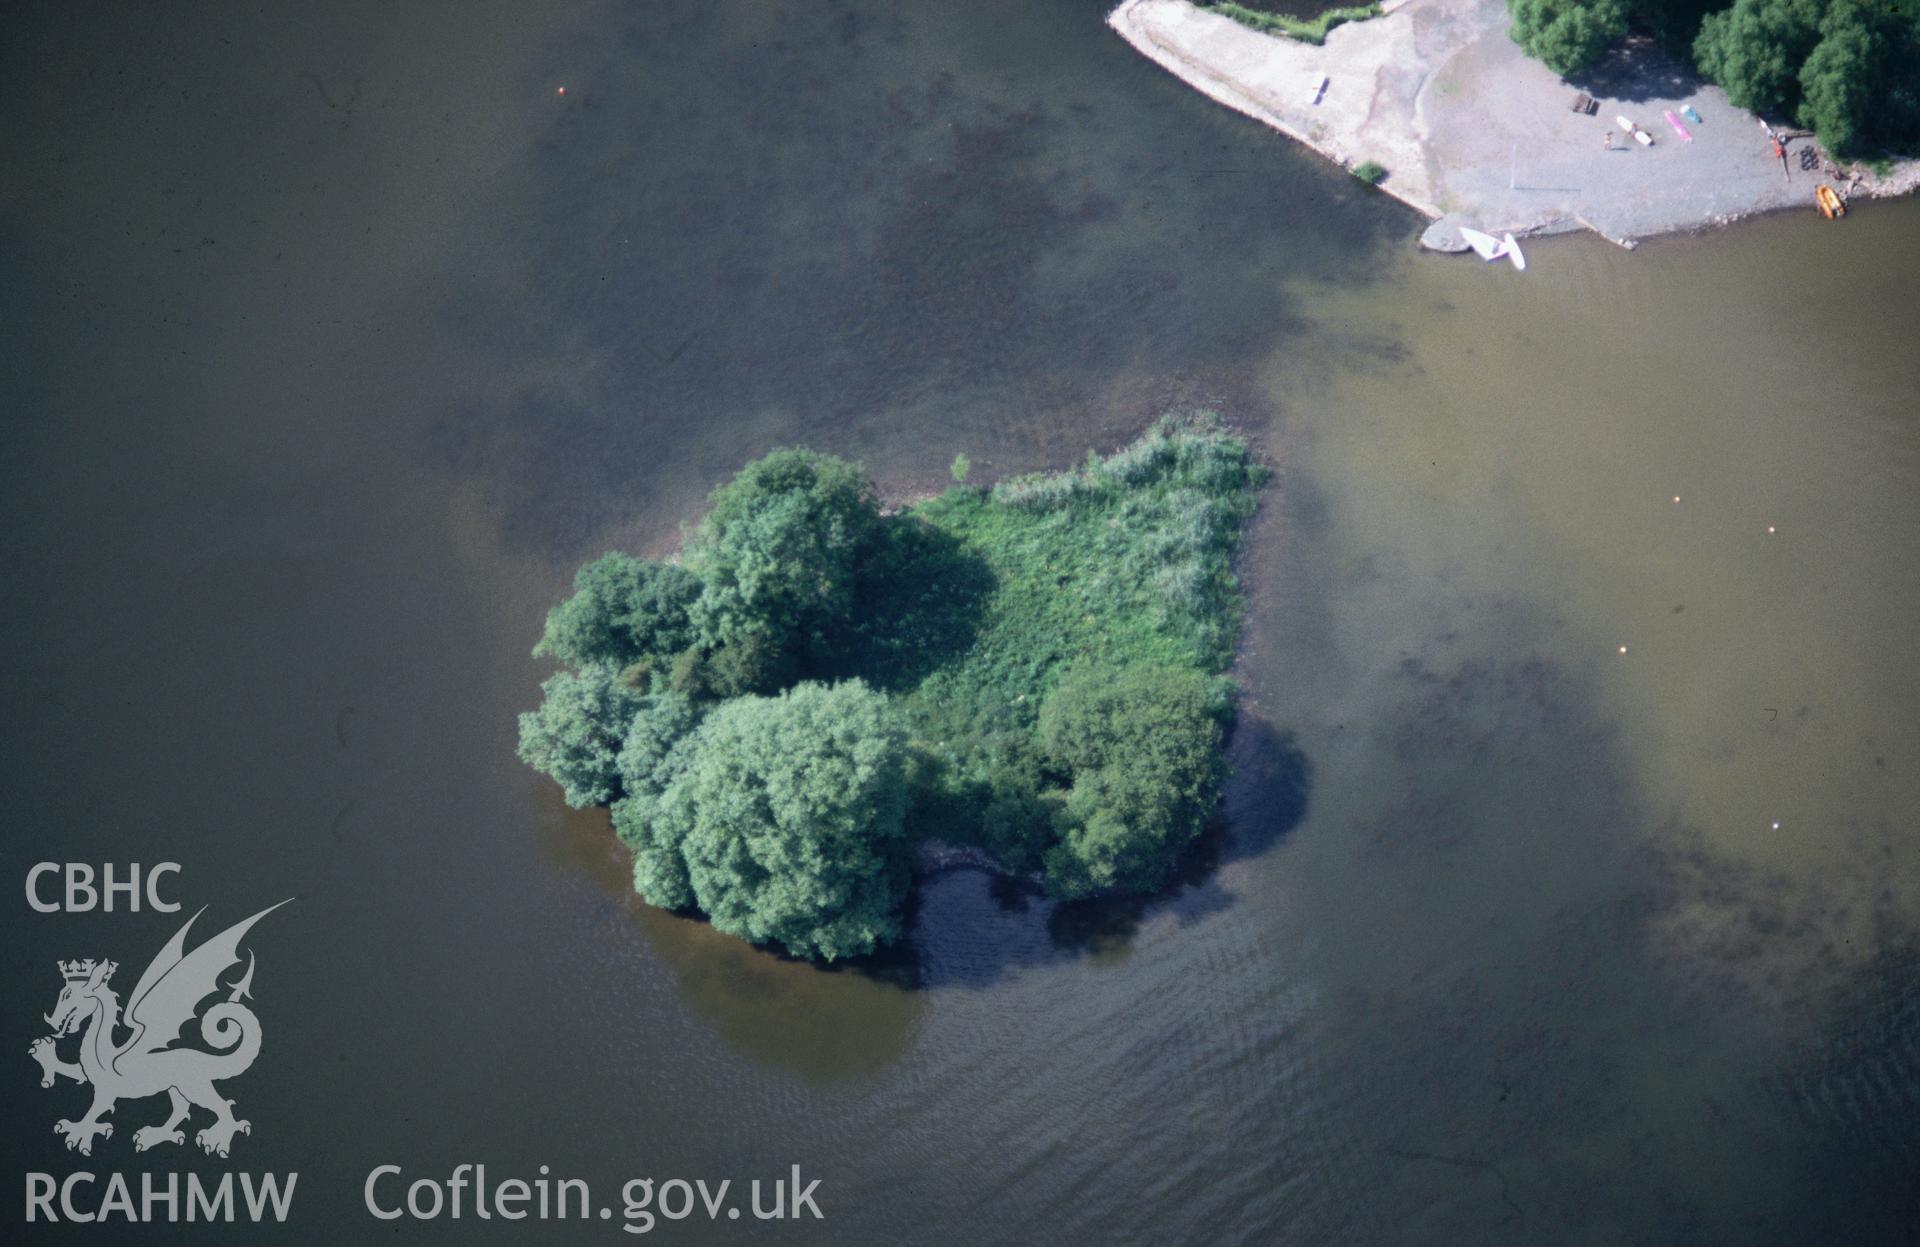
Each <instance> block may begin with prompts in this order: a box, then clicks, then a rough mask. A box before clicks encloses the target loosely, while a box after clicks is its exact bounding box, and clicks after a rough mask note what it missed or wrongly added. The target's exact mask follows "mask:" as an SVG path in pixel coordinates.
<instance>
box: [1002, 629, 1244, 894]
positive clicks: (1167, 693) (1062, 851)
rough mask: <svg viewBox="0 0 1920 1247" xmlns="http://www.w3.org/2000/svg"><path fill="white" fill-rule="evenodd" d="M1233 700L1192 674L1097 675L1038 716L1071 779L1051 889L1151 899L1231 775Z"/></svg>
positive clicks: (1049, 865) (1066, 688)
mask: <svg viewBox="0 0 1920 1247" xmlns="http://www.w3.org/2000/svg"><path fill="white" fill-rule="evenodd" d="M1226 705H1227V702H1226V698H1225V696H1224V695H1223V693H1222V691H1221V689H1220V687H1219V685H1218V684H1217V682H1216V681H1214V680H1211V679H1209V678H1208V677H1206V676H1204V675H1202V674H1200V673H1199V672H1197V671H1193V670H1191V669H1184V668H1177V667H1152V666H1138V667H1130V668H1127V669H1125V670H1123V671H1117V672H1116V671H1105V670H1100V669H1098V668H1093V669H1088V670H1085V671H1083V672H1081V673H1079V674H1077V675H1076V676H1075V677H1074V678H1072V679H1070V680H1069V681H1067V682H1066V683H1063V684H1062V685H1061V686H1060V687H1059V688H1058V689H1056V690H1055V691H1054V693H1053V695H1052V696H1051V697H1049V698H1047V701H1046V704H1045V706H1043V707H1042V708H1041V711H1040V741H1041V747H1042V748H1043V749H1044V751H1045V753H1046V755H1047V757H1048V759H1049V760H1050V761H1051V762H1053V763H1054V764H1055V765H1057V766H1059V767H1061V768H1062V769H1064V770H1066V771H1067V772H1068V773H1069V774H1070V775H1071V777H1072V788H1071V790H1070V791H1069V793H1068V796H1067V801H1066V808H1065V811H1064V814H1063V820H1064V823H1065V834H1064V835H1063V836H1062V837H1061V841H1060V843H1059V845H1058V846H1056V847H1055V848H1054V849H1053V850H1052V851H1051V852H1050V853H1048V854H1047V858H1046V870H1047V880H1048V884H1049V888H1050V890H1052V891H1054V892H1056V893H1058V894H1060V895H1065V896H1076V895H1085V894H1087V893H1090V892H1094V891H1098V890H1101V889H1107V888H1117V889H1120V890H1123V891H1128V892H1151V891H1153V890H1154V889H1156V888H1158V887H1160V886H1161V884H1163V883H1164V882H1165V881H1166V877H1167V874H1168V872H1169V871H1170V870H1171V869H1172V868H1173V864H1174V861H1175V859H1176V858H1177V857H1178V856H1179V853H1180V851H1181V850H1182V849H1184V848H1185V847H1186V846H1187V844H1188V843H1190V842H1191V841H1192V840H1193V838H1194V837H1195V836H1196V835H1198V834H1199V832H1200V829H1201V828H1202V827H1203V826H1204V825H1205V824H1206V820H1207V814H1208V812H1209V811H1210V810H1211V809H1212V808H1213V802H1214V798H1215V796H1216V795H1217V794H1218V792H1219V787H1220V779H1221V776H1222V774H1223V762H1222V759H1221V756H1220V723H1221V720H1222V718H1223V717H1224V715H1225V714H1226Z"/></svg>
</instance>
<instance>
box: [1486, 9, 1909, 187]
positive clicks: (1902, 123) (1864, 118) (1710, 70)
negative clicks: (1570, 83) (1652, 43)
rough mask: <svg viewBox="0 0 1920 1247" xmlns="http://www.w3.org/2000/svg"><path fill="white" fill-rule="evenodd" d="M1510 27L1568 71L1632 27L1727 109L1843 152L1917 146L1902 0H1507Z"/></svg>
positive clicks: (1530, 49)
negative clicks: (1695, 75)
mask: <svg viewBox="0 0 1920 1247" xmlns="http://www.w3.org/2000/svg"><path fill="white" fill-rule="evenodd" d="M1507 8H1508V11H1509V12H1510V13H1511V14H1512V17H1513V25H1512V27H1511V34H1512V36H1513V39H1514V41H1515V42H1516V43H1518V44H1520V46H1521V47H1522V48H1524V49H1525V50H1526V52H1527V54H1528V55H1529V56H1532V57H1535V58H1537V59H1538V60H1540V61H1542V62H1543V63H1544V64H1546V66H1547V67H1548V68H1550V69H1552V70H1553V71H1554V72H1555V73H1558V74H1562V75H1577V74H1579V73H1581V72H1582V71H1584V70H1587V69H1590V68H1592V67H1593V66H1594V65H1595V64H1596V63H1598V61H1599V59H1600V58H1601V57H1602V56H1603V55H1604V54H1605V53H1606V51H1607V49H1608V48H1610V47H1612V46H1613V45H1614V44H1615V43H1617V42H1618V41H1619V40H1620V39H1621V37H1622V36H1624V35H1625V34H1627V32H1628V29H1629V27H1630V26H1631V27H1636V28H1639V29H1640V30H1643V31H1645V32H1647V33H1650V34H1653V35H1655V36H1657V37H1658V38H1659V39H1660V40H1661V42H1662V43H1664V44H1665V45H1666V46H1667V48H1668V49H1669V50H1670V51H1673V52H1675V53H1677V54H1679V55H1681V56H1684V57H1690V58H1691V59H1692V61H1693V62H1694V64H1695V65H1696V66H1697V67H1698V68H1699V70H1700V72H1701V73H1702V74H1704V75H1705V76H1706V77H1708V78H1709V79H1711V80H1712V81H1714V82H1715V83H1717V84H1719V86H1720V87H1721V88H1722V89H1724V90H1725V91H1726V93H1727V98H1728V99H1729V100H1731V101H1732V102H1733V103H1734V104H1735V105H1736V106H1738V107H1740V108H1745V109H1748V110H1750V111H1752V112H1756V113H1759V114H1761V115H1762V116H1765V117H1771V118H1774V119H1776V120H1791V121H1796V122H1798V123H1799V124H1801V125H1804V126H1807V127H1809V128H1810V129H1812V130H1813V131H1814V132H1815V133H1816V134H1817V135H1818V137H1819V140H1820V142H1821V144H1822V146H1824V147H1825V148H1826V149H1827V150H1828V151H1830V152H1832V153H1833V154H1835V155H1837V156H1841V157H1847V158H1851V157H1858V156H1875V155H1879V154H1882V153H1886V152H1894V151H1911V150H1913V148H1914V147H1915V145H1916V144H1920V4H1915V3H1913V2H1912V0H1507Z"/></svg>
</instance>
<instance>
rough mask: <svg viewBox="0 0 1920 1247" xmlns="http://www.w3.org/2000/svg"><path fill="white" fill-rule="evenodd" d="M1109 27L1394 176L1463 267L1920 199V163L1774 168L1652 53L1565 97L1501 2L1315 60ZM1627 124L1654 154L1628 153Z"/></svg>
mask: <svg viewBox="0 0 1920 1247" xmlns="http://www.w3.org/2000/svg"><path fill="white" fill-rule="evenodd" d="M1107 25H1108V26H1109V27H1111V28H1112V29H1113V30H1114V31H1115V33H1117V34H1118V35H1119V36H1120V37H1121V38H1123V39H1125V40H1126V41H1127V43H1128V44H1129V45H1131V46H1132V47H1133V48H1134V49H1135V50H1136V51H1138V52H1139V53H1140V54H1141V55H1143V56H1145V57H1147V59H1149V60H1151V61H1153V62H1154V63H1155V64H1157V65H1159V66H1160V67H1161V68H1162V69H1165V70H1166V71H1167V72H1169V73H1171V74H1172V75H1173V76H1174V77H1176V78H1178V79H1180V80H1181V81H1182V82H1183V83H1185V84H1186V85H1188V86H1189V87H1192V88H1193V89H1194V90H1197V91H1199V92H1200V93H1201V94H1203V95H1205V96H1207V97H1208V98H1209V99H1211V100H1213V101H1215V102H1216V103H1219V104H1222V105H1224V106H1226V107H1228V108H1231V109H1233V110H1234V111H1235V112H1238V113H1240V114H1242V115H1243V116H1247V117H1250V118H1252V119H1253V120H1255V121H1258V122H1260V123H1261V124H1263V125H1265V126H1267V127H1269V128H1271V129H1274V130H1278V131H1279V132H1280V133H1282V134H1284V135H1286V136H1287V137H1289V138H1291V139H1293V140H1294V141H1295V142H1298V143H1301V144H1303V145H1304V146H1306V147H1308V148H1311V149H1312V150H1314V151H1316V152H1318V153H1319V154H1320V155H1322V156H1325V157H1326V158H1327V159H1329V160H1332V161H1334V162H1335V163H1336V164H1338V165H1340V166H1341V167H1343V168H1347V169H1352V168H1354V167H1355V166H1357V165H1359V164H1361V163H1362V162H1365V161H1375V162H1377V163H1379V164H1381V165H1384V166H1385V167H1386V169H1387V170H1388V173H1387V177H1386V179H1385V180H1384V181H1383V182H1381V183H1380V184H1379V189H1380V190H1381V191H1383V192H1385V193H1386V194H1388V195H1391V196H1392V197H1393V198H1395V199H1397V200H1399V201H1400V202H1402V203H1404V204H1406V205H1407V206H1408V207H1410V208H1412V209H1414V210H1415V211H1416V212H1419V213H1420V214H1421V215H1423V216H1425V217H1427V218H1428V220H1429V221H1430V222H1432V224H1430V225H1429V226H1428V228H1427V230H1426V231H1425V233H1424V234H1423V235H1422V236H1421V239H1420V242H1421V245H1422V246H1423V247H1426V248H1428V249H1430V250H1436V251H1464V250H1466V244H1465V242H1464V241H1462V240H1461V238H1460V236H1459V233H1458V227H1459V226H1462V225H1470V226H1474V227H1477V228H1480V229H1483V230H1486V231H1487V232H1489V233H1493V234H1499V233H1503V232H1509V231H1510V232H1512V233H1513V234H1515V235H1518V236H1521V237H1530V236H1540V235H1547V234H1560V233H1570V232H1573V231H1575V230H1581V229H1586V230H1591V231H1592V232H1594V233H1596V234H1599V235H1600V236H1601V237H1602V238H1605V239H1607V240H1608V241H1609V242H1612V243H1615V244H1616V245H1618V246H1622V247H1626V248H1632V247H1634V246H1635V245H1637V243H1638V242H1639V241H1640V240H1641V239H1644V238H1651V237H1655V236H1658V235H1663V234H1677V233H1691V232H1698V231H1701V230H1705V229H1710V228H1717V227H1719V226H1723V225H1728V224H1731V223H1733V222H1735V221H1739V220H1742V219H1744V218H1746V217H1750V216H1756V215H1759V214H1761V213H1765V212H1776V211H1781V210H1785V209H1789V208H1804V209H1807V210H1810V211H1811V210H1813V208H1814V188H1815V187H1816V186H1818V185H1821V184H1823V183H1824V184H1827V185H1832V186H1834V187H1835V188H1836V189H1837V190H1839V191H1840V192H1841V194H1842V195H1843V197H1846V198H1849V199H1861V198H1889V197H1894V196H1899V195H1905V194H1910V193H1912V192H1913V191H1914V190H1915V189H1916V187H1920V160H1905V161H1897V162H1895V163H1894V166H1893V168H1892V170H1891V171H1890V173H1889V174H1888V175H1887V176H1885V177H1879V176H1875V175H1873V174H1871V173H1868V172H1865V171H1864V167H1863V166H1854V167H1853V176H1852V177H1850V178H1849V179H1847V180H1844V181H1835V180H1831V179H1828V178H1827V177H1826V176H1825V175H1824V173H1823V170H1822V165H1821V163H1813V164H1811V165H1810V166H1802V165H1801V163H1800V161H1801V160H1802V159H1808V158H1809V157H1808V156H1805V155H1803V153H1816V154H1814V155H1813V156H1811V159H1813V160H1814V161H1816V162H1818V161H1819V160H1820V157H1819V156H1818V155H1817V149H1814V148H1813V147H1812V144H1811V143H1810V142H1808V141H1807V140H1805V139H1803V138H1802V139H1794V140H1789V143H1788V152H1789V156H1790V159H1789V160H1788V161H1786V162H1781V161H1778V160H1775V159H1774V158H1773V156H1772V152H1771V148H1770V140H1769V138H1768V136H1767V134H1765V133H1763V132H1762V130H1761V128H1760V125H1759V119H1758V118H1756V117H1754V116H1753V115H1752V114H1750V113H1746V112H1744V111H1742V110H1740V109H1736V108H1734V107H1733V106H1732V105H1731V104H1729V103H1728V102H1727V99H1726V96H1725V94H1724V93H1722V92H1721V91H1720V89H1719V88H1718V87H1715V86H1712V85H1710V84H1706V83H1704V82H1701V81H1700V80H1699V79H1698V78H1697V76H1695V75H1692V74H1690V73H1689V72H1688V71H1686V70H1685V68H1684V67H1681V66H1678V65H1677V64H1676V63H1675V62H1673V61H1672V60H1670V59H1668V58H1666V57H1665V56H1664V55H1663V54H1661V53H1660V52H1659V51H1658V50H1657V49H1654V48H1653V47H1652V46H1651V45H1650V44H1648V43H1646V42H1645V41H1644V40H1630V41H1629V42H1628V44H1627V45H1626V46H1625V47H1623V48H1619V49H1616V50H1615V51H1614V52H1613V53H1611V54H1610V55H1609V57H1608V59H1607V60H1606V61H1605V62H1603V63H1602V65H1601V66H1600V67H1599V68H1598V69H1596V70H1595V71H1594V72H1593V73H1592V74H1590V75H1589V76H1588V78H1587V79H1585V80H1583V82H1584V83H1585V85H1581V86H1577V85H1575V84H1573V83H1569V82H1566V81H1563V80H1562V79H1560V78H1559V77H1558V76H1557V75H1555V74H1554V73H1553V72H1552V71H1551V70H1549V69H1547V68H1546V67H1545V66H1543V65H1540V64H1539V63H1538V62H1535V61H1532V60H1529V59H1527V58H1526V56H1525V55H1524V54H1523V53H1522V52H1521V51H1520V49H1519V48H1518V46H1516V45H1515V44H1514V43H1513V41H1512V40H1511V39H1510V38H1508V36H1507V25H1508V18H1507V11H1506V5H1505V3H1504V0H1387V4H1386V5H1385V11H1384V12H1383V13H1382V14H1381V15H1380V16H1378V17H1375V18H1371V19H1369V20H1367V21H1362V22H1349V23H1347V24H1345V25H1342V26H1338V27H1336V28H1334V29H1333V30H1332V31H1330V32H1329V33H1328V35H1327V38H1326V42H1325V43H1324V44H1321V45H1318V46H1316V45H1313V44H1307V43H1301V42H1298V41H1295V40H1291V39H1286V38H1284V37H1281V36H1276V35H1271V34H1266V33H1264V32H1261V31H1256V30H1253V29H1251V28H1249V27H1247V26H1243V25H1241V24H1240V23H1238V22H1236V21H1234V20H1233V19H1231V18H1229V17H1225V16H1223V15H1221V14H1218V13H1213V12H1209V11H1207V10H1205V9H1201V8H1199V7H1197V6H1195V5H1193V4H1191V3H1188V0H1122V2H1121V3H1120V4H1119V5H1118V6H1117V7H1116V8H1115V9H1114V10H1113V11H1112V12H1111V13H1109V14H1108V16H1107ZM1323 78H1324V79H1325V80H1326V83H1327V86H1326V89H1325V91H1324V93H1321V92H1317V91H1316V89H1315V88H1316V86H1317V84H1319V83H1320V82H1321V80H1322V79H1323ZM1576 92H1580V93H1582V94H1590V95H1591V96H1592V97H1593V99H1594V100H1595V101H1596V102H1597V108H1596V110H1595V111H1594V112H1593V113H1591V114H1585V113H1575V112H1574V111H1573V110H1572V109H1571V108H1570V106H1569V104H1570V101H1571V99H1572V97H1573V96H1574V95H1575V93H1576ZM1687 109H1693V110H1694V111H1695V115H1698V116H1700V117H1701V118H1702V121H1701V122H1697V123H1691V124H1686V125H1685V129H1686V131H1687V133H1686V136H1685V137H1684V138H1683V137H1682V136H1681V134H1680V128H1681V125H1680V124H1677V117H1676V121H1675V122H1669V121H1668V120H1665V119H1664V118H1665V114H1667V113H1668V112H1669V111H1671V112H1673V113H1675V114H1680V113H1682V112H1684V110H1687ZM1616 116H1626V117H1627V118H1628V119H1629V120H1632V121H1634V122H1635V123H1636V124H1638V125H1639V126H1640V127H1641V128H1642V129H1644V130H1647V131H1648V132H1649V133H1651V134H1652V136H1653V138H1654V144H1653V146H1651V147H1645V148H1641V147H1638V146H1636V145H1635V144H1633V143H1631V142H1629V141H1628V140H1627V138H1626V136H1625V135H1624V134H1620V133H1619V132H1618V131H1619V127H1618V126H1617V125H1616V124H1615V121H1614V118H1615V117H1616ZM1670 127H1671V128H1670ZM1610 130H1611V131H1613V132H1614V133H1615V137H1616V140H1617V142H1616V144H1615V146H1613V147H1611V148H1609V147H1605V146H1603V144H1604V138H1603V135H1605V134H1606V133H1607V132H1608V131H1610Z"/></svg>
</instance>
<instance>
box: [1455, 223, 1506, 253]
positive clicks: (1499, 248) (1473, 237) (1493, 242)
mask: <svg viewBox="0 0 1920 1247" xmlns="http://www.w3.org/2000/svg"><path fill="white" fill-rule="evenodd" d="M1460 237H1462V238H1464V239H1466V241H1467V245H1468V246H1469V247H1472V248H1473V250H1474V252H1475V254H1477V255H1478V256H1479V257H1480V258H1481V259H1483V260H1497V259H1499V258H1500V256H1501V254H1502V252H1503V251H1504V250H1505V247H1506V244H1505V243H1503V242H1501V241H1500V240H1499V239H1498V238H1495V237H1494V236H1493V235H1492V234H1483V233H1481V232H1480V231H1479V230H1477V229H1468V228H1467V227H1466V226H1464V225H1462V226H1461V227H1460Z"/></svg>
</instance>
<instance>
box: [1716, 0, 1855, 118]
mask: <svg viewBox="0 0 1920 1247" xmlns="http://www.w3.org/2000/svg"><path fill="white" fill-rule="evenodd" d="M1826 7H1827V0H1740V2H1739V3H1736V4H1734V5H1732V6H1731V7H1729V8H1726V9H1722V10H1721V11H1720V12H1718V13H1712V14H1709V15H1708V16H1707V18H1706V20H1705V21H1704V22H1702V23H1701V27H1700V34H1699V35H1698V37H1696V38H1695V40H1694V44H1693V56H1694V61H1695V62H1696V63H1697V64H1698V65H1699V66H1700V72H1701V73H1703V74H1705V75H1706V76H1707V77H1709V78H1711V79H1713V80H1714V81H1715V82H1717V83H1719V84H1720V86H1721V88H1722V89H1723V90H1725V91H1726V93H1727V98H1728V99H1729V100H1731V101H1733V103H1734V104H1735V105H1736V106H1738V107H1740V108H1745V109H1749V110H1751V111H1753V112H1756V113H1764V114H1766V115H1768V116H1774V117H1778V116H1781V115H1790V114H1791V113H1792V111H1793V109H1794V107H1795V106H1796V105H1797V104H1799V102H1800V66H1801V65H1802V64H1803V63H1804V62H1805V61H1806V59H1807V54H1808V53H1810V52H1812V51H1813V49H1814V46H1815V45H1816V44H1818V43H1819V42H1820V18H1821V16H1822V15H1823V12H1824V10H1825V9H1826Z"/></svg>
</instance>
